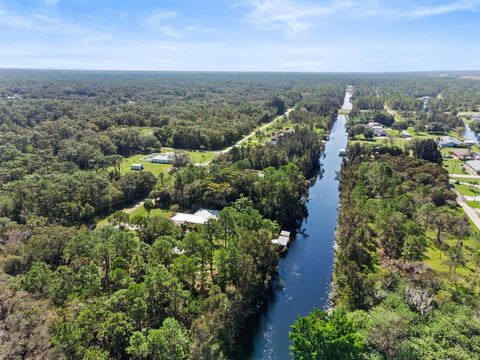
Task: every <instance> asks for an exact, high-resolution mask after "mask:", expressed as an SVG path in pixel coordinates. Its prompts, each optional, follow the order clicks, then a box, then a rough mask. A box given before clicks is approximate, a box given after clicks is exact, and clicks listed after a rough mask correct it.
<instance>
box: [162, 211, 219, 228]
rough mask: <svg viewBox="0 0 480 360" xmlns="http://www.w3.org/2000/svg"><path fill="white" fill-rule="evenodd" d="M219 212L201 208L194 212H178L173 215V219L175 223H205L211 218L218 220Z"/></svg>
mask: <svg viewBox="0 0 480 360" xmlns="http://www.w3.org/2000/svg"><path fill="white" fill-rule="evenodd" d="M218 213H219V212H218V211H217V210H207V209H200V210H198V211H197V212H196V213H194V214H187V213H176V214H175V216H173V217H172V221H173V222H174V223H175V225H181V224H205V223H206V222H207V221H208V220H210V219H214V220H216V219H217V218H218Z"/></svg>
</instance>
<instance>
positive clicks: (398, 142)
mask: <svg viewBox="0 0 480 360" xmlns="http://www.w3.org/2000/svg"><path fill="white" fill-rule="evenodd" d="M350 141H354V142H359V143H362V144H371V145H375V144H377V145H385V146H398V147H400V148H403V147H404V146H405V144H406V143H407V140H406V139H404V138H398V137H394V138H391V137H374V138H373V139H369V140H367V139H365V138H363V135H360V136H358V137H357V138H355V139H350Z"/></svg>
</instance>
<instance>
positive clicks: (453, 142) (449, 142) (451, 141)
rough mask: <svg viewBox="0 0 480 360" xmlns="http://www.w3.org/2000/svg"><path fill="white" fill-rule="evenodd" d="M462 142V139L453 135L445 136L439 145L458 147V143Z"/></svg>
mask: <svg viewBox="0 0 480 360" xmlns="http://www.w3.org/2000/svg"><path fill="white" fill-rule="evenodd" d="M461 143H462V142H461V141H460V140H457V139H455V138H453V137H451V136H445V137H443V138H441V139H440V141H439V142H438V146H440V147H442V148H446V147H456V146H458V145H460V144H461Z"/></svg>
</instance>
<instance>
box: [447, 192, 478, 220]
mask: <svg viewBox="0 0 480 360" xmlns="http://www.w3.org/2000/svg"><path fill="white" fill-rule="evenodd" d="M453 191H454V192H455V194H457V203H458V205H460V206H461V207H462V208H463V210H464V211H465V214H467V216H468V217H469V218H470V220H472V221H473V223H474V224H475V225H476V226H477V229H480V216H479V215H478V210H477V209H474V208H471V207H470V206H468V204H467V199H465V196H463V195H461V194H460V193H459V192H458V191H457V190H453Z"/></svg>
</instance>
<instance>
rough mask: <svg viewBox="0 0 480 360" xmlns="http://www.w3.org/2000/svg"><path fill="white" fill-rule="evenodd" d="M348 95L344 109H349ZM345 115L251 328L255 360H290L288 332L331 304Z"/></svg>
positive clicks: (251, 354) (339, 119)
mask: <svg viewBox="0 0 480 360" xmlns="http://www.w3.org/2000/svg"><path fill="white" fill-rule="evenodd" d="M349 98H350V97H349V94H347V95H346V98H345V104H344V108H349V107H350V106H351V104H350V103H349ZM345 123H346V116H344V115H338V117H337V120H336V122H335V124H334V126H333V128H332V130H331V133H330V136H329V140H328V141H327V143H326V145H325V154H324V157H323V158H322V159H321V161H320V162H321V165H322V174H321V175H320V176H319V177H318V178H317V179H316V182H315V184H314V185H313V186H312V187H311V188H310V194H309V202H308V213H309V216H308V218H307V219H306V220H305V221H304V222H303V224H302V226H301V232H300V233H299V234H298V235H297V237H296V239H295V240H293V241H292V242H291V243H290V245H289V249H288V253H287V254H286V256H284V257H282V258H281V259H280V261H279V266H278V272H279V274H278V275H279V276H278V279H275V280H274V282H273V284H272V288H273V291H272V292H273V294H272V296H271V298H270V299H269V302H268V305H267V308H266V309H265V310H264V311H263V312H262V313H261V315H260V320H259V323H258V324H255V325H254V326H253V325H252V338H253V342H252V343H251V349H250V351H249V355H248V358H251V359H279V360H281V359H289V358H290V356H289V349H288V348H289V345H290V343H289V339H288V331H289V327H290V325H291V324H292V323H293V322H294V321H295V319H296V318H297V317H298V316H302V315H307V314H309V313H310V312H311V311H312V310H313V309H314V308H315V307H317V308H323V307H325V306H326V305H327V302H328V297H329V292H330V284H331V279H332V270H333V261H334V240H335V227H336V223H337V209H338V204H339V189H338V185H339V184H338V179H337V172H338V171H339V170H340V167H341V162H342V158H341V157H340V156H339V151H340V149H344V148H346V146H347V133H346V129H345Z"/></svg>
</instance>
